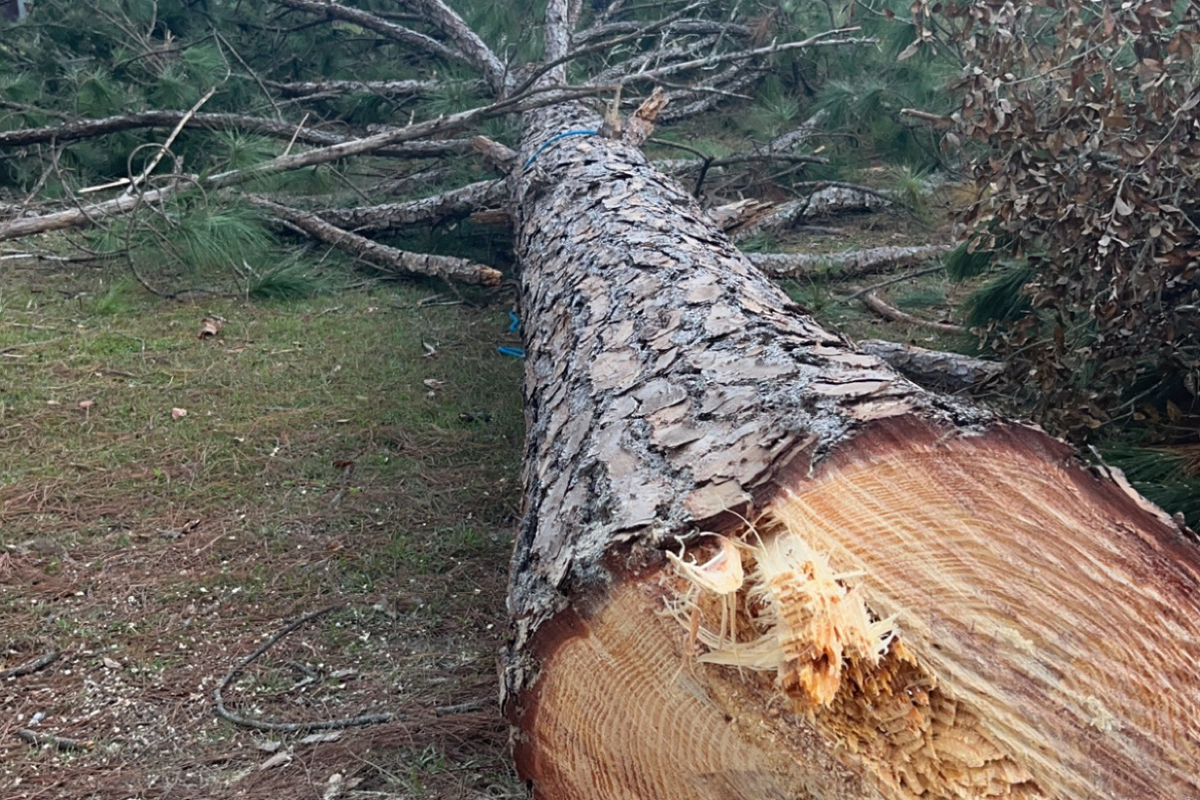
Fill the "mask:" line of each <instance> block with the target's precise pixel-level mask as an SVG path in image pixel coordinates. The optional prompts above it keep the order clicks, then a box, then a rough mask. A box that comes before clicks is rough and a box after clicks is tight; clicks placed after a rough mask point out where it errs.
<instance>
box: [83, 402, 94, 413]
mask: <svg viewBox="0 0 1200 800" xmlns="http://www.w3.org/2000/svg"><path fill="white" fill-rule="evenodd" d="M94 405H96V401H95V400H80V401H79V408H80V409H82V410H83V411H84V412H85V413H86V412H87V410H88V409H89V408H91V407H92V406H94Z"/></svg>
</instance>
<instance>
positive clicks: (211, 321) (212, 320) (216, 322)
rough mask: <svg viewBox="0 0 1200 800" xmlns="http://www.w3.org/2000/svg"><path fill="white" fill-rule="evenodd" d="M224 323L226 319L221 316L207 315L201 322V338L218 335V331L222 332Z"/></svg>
mask: <svg viewBox="0 0 1200 800" xmlns="http://www.w3.org/2000/svg"><path fill="white" fill-rule="evenodd" d="M224 324H225V320H223V319H221V318H220V317H216V316H209V317H205V318H204V321H203V322H201V323H200V337H199V338H201V339H203V338H205V337H206V336H216V335H217V334H218V333H220V332H221V326H222V325H224Z"/></svg>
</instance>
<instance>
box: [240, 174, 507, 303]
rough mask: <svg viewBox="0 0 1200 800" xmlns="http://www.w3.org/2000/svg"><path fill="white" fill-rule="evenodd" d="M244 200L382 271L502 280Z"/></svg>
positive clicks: (490, 282) (486, 282) (467, 264)
mask: <svg viewBox="0 0 1200 800" xmlns="http://www.w3.org/2000/svg"><path fill="white" fill-rule="evenodd" d="M245 198H246V200H248V201H249V202H250V203H252V204H254V205H256V206H258V207H259V208H262V209H263V210H265V211H267V212H268V213H270V214H271V215H272V216H274V217H276V218H278V219H280V220H283V221H284V222H287V223H288V224H290V225H292V226H294V227H296V228H299V229H300V230H302V231H304V232H305V233H307V234H308V235H309V236H312V237H313V238H314V239H317V240H318V241H322V242H325V243H326V244H330V245H333V246H334V247H337V248H338V249H340V250H345V251H346V252H349V253H351V254H352V255H354V256H355V257H357V258H360V259H362V260H363V261H366V262H367V263H369V264H371V265H373V266H375V267H378V268H379V269H381V270H383V271H385V272H390V273H394V274H396V273H398V274H407V275H426V276H433V277H438V278H445V279H447V280H456V281H461V282H463V283H472V284H481V285H483V286H498V285H499V284H500V279H501V278H502V277H503V276H502V274H501V273H500V271H499V270H496V269H493V268H491V267H488V266H485V265H483V264H476V263H475V262H473V261H469V260H468V259H465V258H455V257H454V256H436V255H432V254H429V253H410V252H408V251H405V250H397V249H396V248H394V247H388V246H387V245H384V244H380V243H379V242H376V241H373V240H371V239H368V238H366V237H365V236H359V235H358V234H356V233H351V232H350V231H346V230H343V229H341V228H339V227H337V226H336V225H330V224H329V223H328V222H326V221H325V220H323V219H321V218H320V217H318V216H316V215H315V214H309V213H307V212H304V211H299V210H297V209H294V208H289V207H288V206H284V205H280V204H279V203H276V202H274V201H272V200H268V199H267V198H265V197H260V196H256V195H245Z"/></svg>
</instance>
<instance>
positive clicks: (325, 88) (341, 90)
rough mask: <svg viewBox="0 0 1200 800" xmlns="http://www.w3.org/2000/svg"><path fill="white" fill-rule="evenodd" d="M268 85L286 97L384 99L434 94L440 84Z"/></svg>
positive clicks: (350, 83)
mask: <svg viewBox="0 0 1200 800" xmlns="http://www.w3.org/2000/svg"><path fill="white" fill-rule="evenodd" d="M266 84H267V85H268V86H270V87H271V88H272V89H274V90H275V91H277V92H279V93H280V94H282V95H283V96H284V97H300V98H305V99H311V98H312V95H322V96H330V95H332V96H337V95H342V94H347V93H349V92H373V93H374V94H378V95H381V96H384V97H393V96H396V97H412V96H421V95H428V94H432V93H433V92H435V91H437V89H438V88H439V87H440V84H439V83H438V82H437V81H412V80H410V81H293V82H291V83H277V82H275V81H267V82H266Z"/></svg>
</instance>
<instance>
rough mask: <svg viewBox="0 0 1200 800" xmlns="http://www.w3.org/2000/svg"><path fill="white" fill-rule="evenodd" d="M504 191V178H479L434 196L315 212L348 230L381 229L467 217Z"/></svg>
mask: <svg viewBox="0 0 1200 800" xmlns="http://www.w3.org/2000/svg"><path fill="white" fill-rule="evenodd" d="M506 192H507V187H506V186H505V184H504V182H503V181H494V180H492V181H479V182H477V183H472V184H469V185H467V186H463V187H461V188H459V189H451V190H450V191H448V192H443V193H441V194H438V195H434V196H433V197H425V198H422V199H420V200H410V201H408V202H405V203H388V204H385V205H376V206H360V207H357V208H334V209H324V210H321V211H316V212H314V215H315V216H317V217H320V218H321V219H322V220H324V221H325V222H328V223H329V224H330V225H335V226H337V227H339V228H345V229H347V230H348V231H355V232H359V233H361V232H363V231H380V230H388V229H391V228H399V227H403V226H405V225H415V224H420V223H430V222H436V221H439V220H446V219H457V218H461V217H466V216H468V215H470V214H471V213H472V212H474V211H478V210H480V209H483V208H487V207H488V206H491V205H493V204H495V203H498V202H500V200H501V199H502V198H503V197H504V195H505V193H506Z"/></svg>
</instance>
